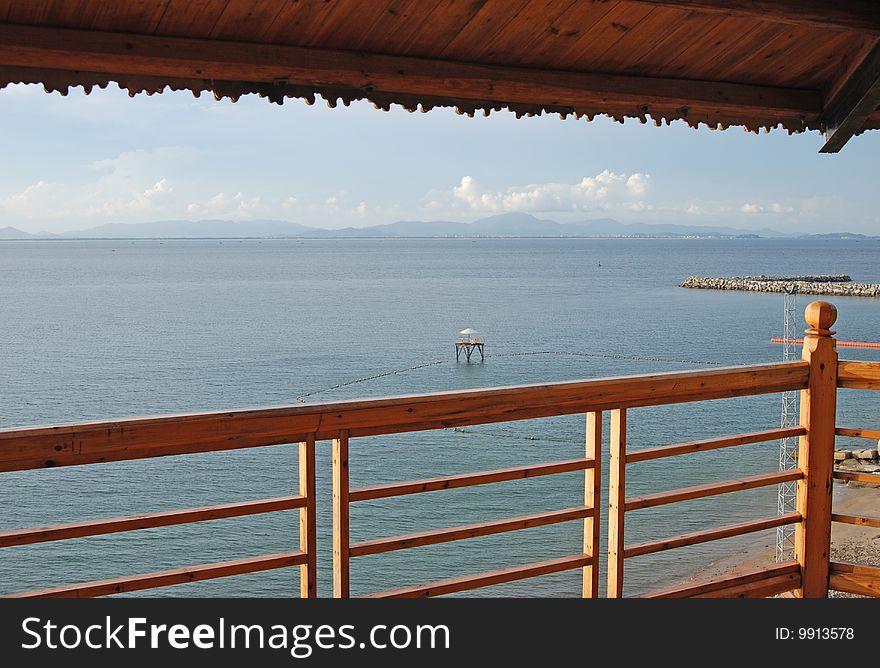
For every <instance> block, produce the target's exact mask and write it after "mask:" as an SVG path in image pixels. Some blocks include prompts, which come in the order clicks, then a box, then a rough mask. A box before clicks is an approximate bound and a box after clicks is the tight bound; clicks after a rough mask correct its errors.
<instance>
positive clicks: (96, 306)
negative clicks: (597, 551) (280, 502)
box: [0, 239, 880, 597]
mask: <svg viewBox="0 0 880 668" xmlns="http://www.w3.org/2000/svg"><path fill="white" fill-rule="evenodd" d="M805 273H807V274H818V273H848V274H850V275H852V277H853V279H854V280H856V281H860V282H880V242H878V241H876V240H821V241H819V240H766V239H737V240H727V239H368V240H298V239H210V240H204V239H202V240H82V241H79V240H65V241H48V240H47V241H5V242H0V428H5V429H8V428H15V427H21V426H26V425H52V424H63V423H72V422H83V421H94V420H104V419H108V420H109V419H116V418H123V417H128V416H150V415H164V414H169V413H189V412H198V411H211V410H226V409H236V408H252V407H263V406H277V405H291V404H301V403H315V402H334V401H339V400H346V399H353V398H369V397H384V396H392V395H402V394H411V393H428V392H438V391H446V390H463V389H470V388H481V387H494V386H504V385H517V384H529V383H547V382H552V381H564V380H575V379H588V378H601V377H610V376H626V375H634V374H650V373H655V372H665V371H676V370H685V369H711V368H719V367H720V366H735V365H742V364H753V363H764V362H775V361H779V360H781V359H782V354H783V351H782V347H781V346H779V345H776V344H772V343H771V342H770V339H771V337H774V336H781V335H782V333H783V297H782V295H778V294H757V293H739V292H716V291H705V290H687V289H683V288H681V287H679V286H680V284H681V283H682V281H683V280H684V279H685V278H686V277H687V276H689V275H691V274H701V275H710V276H735V275H739V276H742V275H755V274H805ZM812 299H813V298H811V297H808V296H801V297H799V298H798V311H799V312H800V313H802V310H803V307H804V306H806V304H807V303H808V302H809V301H811V300H812ZM832 301H833V302H834V303H835V304H836V305H837V307H838V309H839V319H838V322H837V325H836V326H835V329H836V330H837V332H838V337H839V338H840V339H847V340H857V341H877V340H880V302H878V300H876V299H859V298H834V299H832ZM466 327H472V328H474V329H476V330H478V331H479V332H480V334H481V335H482V336H483V337H484V339H485V341H486V359H485V360H484V361H476V360H472V361H471V362H470V363H467V362H465V361H458V362H456V359H455V350H454V341H455V338H456V335H457V332H458V331H459V330H462V329H464V328H466ZM799 329H801V328H800V327H799ZM878 355H880V351H871V350H860V349H842V350H841V357H845V358H849V359H877V357H878ZM871 394H872V393H866V392H862V393H858V392H852V391H843V392H842V393H841V396H840V402H839V403H840V405H839V410H838V412H839V417H838V422H839V424H841V425H845V426H851V427H865V428H874V429H876V428H878V427H880V424H878V422H877V415H878V403H877V401H878V400H877V398H875V397H872V396H871ZM781 405H782V397H781V395H778V394H773V395H763V396H757V397H745V398H737V399H725V400H718V401H712V402H700V403H693V404H681V405H676V406H665V407H649V408H640V409H633V410H630V411H629V415H628V427H629V428H628V432H629V434H628V438H629V448H630V449H638V448H643V447H650V446H656V445H663V444H671V443H676V442H681V441H686V440H691V439H696V438H709V437H715V436H723V435H730V434H736V433H740V432H745V431H755V430H759V429H771V428H775V427H777V426H778V425H779V424H780V409H781ZM606 433H607V432H606ZM778 448H779V444H778V442H769V443H762V444H754V445H746V446H740V447H735V448H729V449H724V450H716V451H712V452H705V453H700V454H694V455H689V456H682V457H674V458H669V459H663V460H657V461H651V462H644V463H638V464H633V465H631V466H630V467H629V471H628V473H627V476H628V479H627V492H628V494H630V495H632V494H638V493H646V492H651V491H660V490H668V489H673V488H677V487H682V486H688V485H695V484H700V483H705V482H712V481H718V480H724V479H728V478H734V477H739V476H745V475H751V474H757V473H764V472H770V471H773V470H776V468H777V466H778ZM606 449H607V439H606ZM583 452H584V416H583V415H572V416H563V417H554V418H544V419H536V420H528V421H522V422H512V423H501V424H492V425H479V426H474V427H468V428H465V429H462V430H452V429H448V430H435V431H426V432H414V433H407V434H399V435H392V436H381V437H370V438H358V439H353V440H352V442H351V459H350V475H351V484H352V486H353V487H359V486H363V485H372V484H378V483H382V482H388V481H403V480H410V479H418V478H429V477H436V476H443V475H450V474H453V473H464V472H472V471H482V470H489V469H498V468H504V467H509V466H521V465H525V464H529V463H540V462H547V461H555V460H559V459H568V458H575V457H580V456H583ZM606 456H607V452H606ZM606 461H607V460H606ZM330 463H331V460H330V444H329V443H327V442H320V443H319V444H318V446H317V466H318V481H317V487H318V531H319V535H318V541H319V555H318V569H319V571H318V572H319V595H321V596H329V595H331V593H332V586H331V564H332V554H331V552H332V549H331V489H330ZM606 484H607V481H606ZM296 486H297V453H296V446H295V445H282V446H274V447H267V448H256V449H248V450H237V451H230V452H222V453H207V454H200V455H186V456H176V457H163V458H156V459H149V460H141V461H132V462H117V463H107V464H98V465H90V466H74V467H65V468H54V469H43V470H34V471H26V472H16V473H5V474H0V508H2V510H3V512H0V531H4V530H11V529H16V528H24V527H32V526H45V525H50V524H56V523H66V522H73V521H77V520H85V519H92V518H107V517H114V516H120V515H130V514H138V513H146V512H153V511H161V510H170V509H180V508H189V507H198V506H205V505H211V504H220V503H230V502H236V501H245V500H255V499H261V498H270V497H276V496H283V495H288V494H294V493H296ZM606 490H607V487H606ZM603 494H604V495H605V496H604V498H603V507H604V505H605V503H607V493H606V492H603ZM582 502H583V474H579V473H568V474H560V475H554V476H546V477H542V478H535V479H531V480H522V481H515V482H505V483H499V484H494V485H488V486H480V487H472V488H467V489H458V490H447V491H441V492H433V493H429V494H420V495H412V496H407V497H400V498H396V499H383V500H378V501H368V502H361V503H357V504H355V505H354V506H353V510H352V518H351V534H352V540H353V541H360V540H367V539H373V538H379V537H383V536H393V535H398V534H405V533H410V532H414V531H425V530H430V529H438V528H443V527H449V526H455V525H460V524H469V523H473V522H480V521H487V520H494V519H501V518H505V517H512V516H518V515H527V514H532V513H537V512H542V511H547V510H554V509H560V508H567V507H571V506H576V505H579V504H581V503H582ZM603 510H604V508H603ZM776 510H777V490H776V488H774V487H767V488H761V489H757V490H751V491H747V492H738V493H733V494H727V495H724V496H719V497H714V498H711V499H700V500H694V501H689V502H686V503H679V504H674V505H669V506H661V507H658V508H654V509H648V510H640V511H635V512H632V513H629V514H627V522H626V530H625V531H626V542H627V543H628V544H629V543H635V542H641V541H647V540H654V539H660V538H663V537H667V536H672V535H675V534H680V533H684V532H688V531H695V530H698V529H701V528H708V527H712V526H718V525H722V524H726V523H731V522H736V521H742V520H746V519H757V518H761V517H767V516H772V515H774V514H775V513H776ZM603 514H604V513H603ZM604 531H605V521H604V518H603V533H604ZM757 539H759V540H765V541H766V544H767V545H772V544H773V543H774V541H775V532H774V531H773V530H771V531H768V532H763V533H762V534H759V535H758V536H757ZM754 540H756V537H755V536H749V537H740V538H732V539H726V540H723V541H718V542H714V543H708V544H704V545H697V546H692V547H688V548H681V549H676V550H671V551H668V552H663V553H660V554H656V555H651V556H642V557H636V558H633V559H629V560H627V562H626V571H625V593H626V594H627V595H636V594H639V593H643V592H646V591H649V590H651V589H654V588H657V587H660V586H664V585H669V584H672V583H674V582H676V581H677V580H680V579H682V578H686V577H689V576H692V575H693V574H694V573H699V572H700V571H701V569H704V568H706V566H707V565H709V564H711V563H713V562H714V561H716V560H718V559H720V558H722V557H724V556H725V555H728V554H730V553H731V552H735V551H736V550H738V549H742V548H743V546H745V545H746V544H747V543H749V541H754ZM582 541H583V538H582V522H577V521H576V522H570V523H564V524H558V525H554V526H550V527H542V528H533V529H528V530H523V531H516V532H511V533H507V534H502V535H496V536H488V537H483V538H477V539H471V540H464V541H458V542H453V543H447V544H443V545H437V546H428V547H419V548H414V549H409V550H401V551H396V552H391V553H387V554H382V555H373V556H366V557H358V558H355V559H353V560H352V566H351V583H352V584H351V587H352V594H353V595H363V594H368V593H372V592H377V591H382V590H385V589H389V588H395V587H401V586H405V585H410V584H418V583H424V582H430V581H433V580H438V579H444V578H450V577H455V576H459V575H465V574H469V573H475V572H479V571H485V570H493V569H496V568H502V567H506V566H512V565H517V564H526V563H530V562H535V561H542V560H545V559H550V558H554V557H559V556H565V555H569V554H576V553H578V552H579V551H580V550H581V549H582V544H583V543H582ZM292 549H298V516H297V511H287V512H281V513H274V514H267V515H256V516H251V517H244V518H236V519H224V520H217V521H211V522H202V523H198V524H190V525H181V526H174V527H165V528H157V529H148V530H141V531H133V532H129V533H123V534H115V535H108V536H100V537H91V538H82V539H76V540H67V541H61V542H56V543H45V544H39V545H32V546H25V547H12V548H4V549H0V594H2V593H11V592H15V591H23V590H28V589H34V588H42V587H48V586H54V585H62V584H68V583H74V582H81V581H89V580H97V579H105V578H112V577H117V576H125V575H133V574H137V573H144V572H150V571H156V570H163V569H169V568H178V567H186V566H194V565H198V564H202V563H208V562H215V561H224V560H229V559H236V558H240V557H249V556H259V555H263V554H271V553H276V552H283V551H287V550H292ZM603 549H604V547H603ZM298 579H299V574H298V570H297V569H282V570H277V571H268V572H263V573H257V574H249V575H242V576H235V577H228V578H222V579H216V580H211V581H206V582H200V583H191V584H185V585H178V586H173V587H167V588H162V589H155V590H149V591H144V592H138V593H136V594H132V595H136V596H186V597H191V596H282V597H283V596H295V595H297V594H298V591H299V584H298ZM580 592H581V574H580V573H579V572H578V571H573V572H567V573H560V574H555V575H550V576H544V577H541V578H536V579H530V580H523V581H519V582H514V583H508V584H504V585H498V586H494V587H489V588H485V589H481V590H475V591H472V592H469V593H468V595H470V596H505V597H574V596H579V595H580Z"/></svg>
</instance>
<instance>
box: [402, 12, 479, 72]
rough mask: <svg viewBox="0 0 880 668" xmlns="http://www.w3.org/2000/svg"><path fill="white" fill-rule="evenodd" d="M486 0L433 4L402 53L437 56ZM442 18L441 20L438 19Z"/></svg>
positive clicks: (475, 14)
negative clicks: (432, 7)
mask: <svg viewBox="0 0 880 668" xmlns="http://www.w3.org/2000/svg"><path fill="white" fill-rule="evenodd" d="M486 2H487V0H443V2H438V3H437V4H436V5H435V8H434V10H433V11H432V12H431V14H430V15H429V17H428V19H427V21H425V22H424V23H423V24H422V25H420V26H419V30H418V32H417V33H416V34H415V35H413V38H412V40H411V42H410V43H409V44H408V45H407V46H406V47H405V50H404V51H403V52H402V53H403V55H412V56H420V57H423V58H437V57H439V56H440V54H441V53H443V50H444V49H445V48H446V47H447V46H448V45H449V43H450V42H451V41H452V40H453V39H454V38H455V36H456V35H458V34H459V33H460V32H461V31H462V30H464V29H465V27H467V25H468V24H470V22H471V21H472V20H473V19H474V17H475V16H477V15H478V14H479V13H480V10H481V9H482V8H483V7H484V6H485V4H486ZM441 18H442V19H443V20H442V21H441V20H439V19H441Z"/></svg>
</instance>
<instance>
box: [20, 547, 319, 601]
mask: <svg viewBox="0 0 880 668" xmlns="http://www.w3.org/2000/svg"><path fill="white" fill-rule="evenodd" d="M307 558H308V557H307V556H306V555H305V554H304V553H303V552H282V553H279V554H270V555H266V556H263V557H247V558H244V559H235V560H232V561H221V562H216V563H213V564H203V565H201V566H189V567H186V568H176V569H173V570H169V571H158V572H155V573H143V574H141V575H132V576H127V577H121V578H113V579H110V580H97V581H94V582H85V583H82V584H73V585H65V586H62V587H52V588H49V589H37V590H33V591H27V592H21V593H18V594H12V595H11V596H8V597H4V598H89V597H92V596H109V595H111V594H123V593H126V592H131V591H138V590H141V589H154V588H157V587H167V586H169V585H176V584H183V583H185V582H199V581H201V580H211V579H213V578H223V577H228V576H230V575H243V574H245V573H257V572H259V571H268V570H272V569H276V568H288V567H290V566H299V565H301V564H304V563H306V560H307Z"/></svg>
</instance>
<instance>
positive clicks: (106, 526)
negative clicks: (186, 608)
mask: <svg viewBox="0 0 880 668" xmlns="http://www.w3.org/2000/svg"><path fill="white" fill-rule="evenodd" d="M305 504H306V499H305V498H304V497H302V496H282V497H279V498H276V499H261V500H259V501H245V502H242V503H227V504H223V505H218V506H205V507H204V508H189V509H187V510H169V511H164V512H158V513H150V514H147V515H134V516H130V517H114V518H110V519H106V520H89V521H85V522H75V523H72V524H58V525H55V526H49V527H36V528H32V529H16V530H13V531H4V532H0V547H13V546H16V545H30V544H33V543H45V542H48V541H53V540H64V539H68V538H84V537H86V536H102V535H104V534H110V533H118V532H122V531H136V530H138V529H152V528H155V527H165V526H172V525H174V524H189V523H191V522H204V521H207V520H219V519H226V518H229V517H242V516H245V515H257V514H260V513H272V512H276V511H280V510H293V509H295V508H303V507H305Z"/></svg>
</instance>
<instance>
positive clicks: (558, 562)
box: [364, 554, 590, 598]
mask: <svg viewBox="0 0 880 668" xmlns="http://www.w3.org/2000/svg"><path fill="white" fill-rule="evenodd" d="M589 561H590V559H589V558H588V557H586V556H585V555H583V554H576V555H573V556H570V557H560V558H558V559H548V560H547V561H539V562H537V563H534V564H527V565H525V566H510V567H508V568H500V569H498V570H495V571H485V572H483V573H476V574H474V575H463V576H461V577H457V578H450V579H448V580H439V581H437V582H431V583H430V584H423V585H414V586H412V587H401V588H400V589H389V590H386V591H380V592H377V593H375V594H370V595H369V596H365V597H364V598H427V597H430V596H443V595H444V594H454V593H455V592H459V591H469V590H471V589H479V588H480V587H490V586H492V585H497V584H502V583H504V582H513V581H515V580H525V579H526V578H534V577H538V576H541V575H549V574H550V573H561V572H562V571H569V570H572V569H575V568H585V567H586V566H585V565H586V564H587V563H588V562H589Z"/></svg>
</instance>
